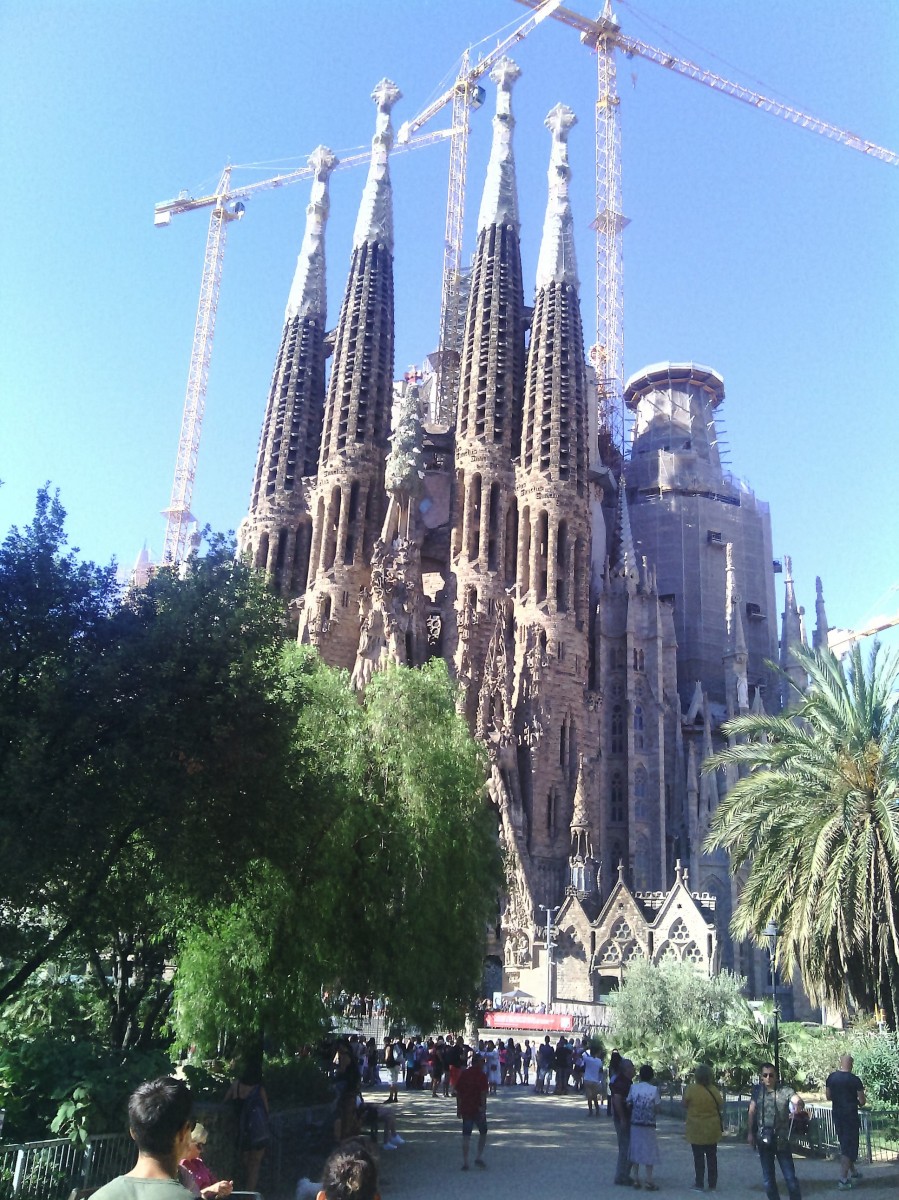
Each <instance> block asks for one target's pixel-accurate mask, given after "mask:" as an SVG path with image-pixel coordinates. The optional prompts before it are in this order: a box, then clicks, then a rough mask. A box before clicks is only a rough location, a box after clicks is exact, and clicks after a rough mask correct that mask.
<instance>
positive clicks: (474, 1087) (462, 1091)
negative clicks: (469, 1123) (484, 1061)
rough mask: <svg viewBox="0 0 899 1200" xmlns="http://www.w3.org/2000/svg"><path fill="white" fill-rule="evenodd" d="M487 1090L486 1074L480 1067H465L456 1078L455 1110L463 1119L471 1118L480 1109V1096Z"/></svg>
mask: <svg viewBox="0 0 899 1200" xmlns="http://www.w3.org/2000/svg"><path fill="white" fill-rule="evenodd" d="M486 1091H487V1076H486V1075H485V1074H484V1072H483V1071H482V1070H481V1068H480V1067H467V1068H466V1069H465V1070H464V1071H462V1072H461V1073H460V1075H459V1078H458V1079H457V1080H456V1110H457V1112H458V1115H459V1116H460V1117H462V1119H463V1120H466V1119H467V1120H471V1119H473V1118H474V1117H476V1116H477V1115H478V1113H479V1112H480V1111H481V1097H482V1096H483V1095H484V1093H485V1092H486Z"/></svg>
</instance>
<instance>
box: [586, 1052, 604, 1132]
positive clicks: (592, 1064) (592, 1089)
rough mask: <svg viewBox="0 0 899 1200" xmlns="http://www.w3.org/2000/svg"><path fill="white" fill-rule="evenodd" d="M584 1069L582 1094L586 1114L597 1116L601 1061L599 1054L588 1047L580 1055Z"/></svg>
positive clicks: (601, 1084)
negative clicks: (585, 1103)
mask: <svg viewBox="0 0 899 1200" xmlns="http://www.w3.org/2000/svg"><path fill="white" fill-rule="evenodd" d="M581 1064H582V1066H583V1069H584V1095H585V1096H586V1097H587V1116H588V1117H589V1116H591V1115H594V1114H595V1115H596V1116H597V1117H598V1116H599V1104H600V1100H599V1094H600V1089H601V1088H602V1086H603V1062H602V1059H601V1058H600V1056H599V1054H598V1053H597V1054H595V1055H594V1054H593V1053H592V1051H591V1050H590V1049H589V1047H588V1048H587V1049H585V1050H584V1053H583V1055H582V1056H581Z"/></svg>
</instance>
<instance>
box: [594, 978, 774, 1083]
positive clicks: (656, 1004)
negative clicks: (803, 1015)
mask: <svg viewBox="0 0 899 1200" xmlns="http://www.w3.org/2000/svg"><path fill="white" fill-rule="evenodd" d="M743 986H744V980H742V979H741V978H740V977H739V976H736V975H733V974H731V973H730V972H728V971H723V972H721V973H720V974H718V975H716V976H713V977H712V978H711V979H710V978H708V977H706V976H704V975H701V974H699V972H697V971H696V970H695V969H694V968H693V967H692V966H690V965H689V964H687V963H676V962H662V963H660V964H659V965H657V966H656V965H654V964H652V963H650V962H648V961H646V960H640V959H638V960H637V961H636V962H634V963H632V964H631V965H630V967H629V968H628V971H627V973H626V975H625V977H624V980H623V981H622V984H621V987H620V989H619V990H618V992H617V993H615V994H614V995H613V997H612V1002H611V1003H612V1038H613V1039H614V1041H615V1043H616V1044H617V1045H618V1046H619V1047H620V1048H621V1049H622V1051H623V1052H625V1053H626V1054H627V1055H628V1056H629V1057H631V1058H633V1059H635V1061H646V1062H651V1063H652V1064H653V1066H654V1067H655V1069H656V1070H657V1071H658V1072H659V1073H660V1075H661V1076H662V1077H663V1078H670V1079H685V1078H686V1076H687V1075H688V1074H689V1072H690V1070H691V1069H692V1068H693V1067H694V1066H695V1065H696V1063H698V1062H706V1063H709V1064H710V1065H711V1066H712V1067H713V1069H714V1070H715V1071H717V1073H718V1075H719V1076H720V1077H721V1078H724V1079H725V1080H726V1081H727V1082H728V1083H729V1084H730V1085H732V1086H735V1087H738V1086H741V1085H743V1084H745V1082H746V1081H747V1080H748V1079H749V1078H750V1077H751V1076H752V1074H753V1073H754V1071H755V1070H756V1069H757V1066H758V1062H759V1060H760V1058H761V1057H767V1056H768V1055H769V1054H770V1052H771V1047H770V1042H769V1037H770V1028H771V1026H770V1025H769V1023H768V1022H765V1021H764V1020H762V1021H759V1020H758V1019H757V1018H756V1016H755V1014H754V1012H753V1010H752V1009H751V1008H750V1006H749V1004H748V1003H747V1001H746V998H745V996H744V995H743V992H742V988H743Z"/></svg>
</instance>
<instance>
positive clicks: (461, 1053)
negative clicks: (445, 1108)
mask: <svg viewBox="0 0 899 1200" xmlns="http://www.w3.org/2000/svg"><path fill="white" fill-rule="evenodd" d="M446 1057H447V1062H448V1063H449V1071H448V1072H447V1086H448V1087H449V1090H450V1091H451V1092H452V1094H453V1095H454V1096H455V1094H456V1080H457V1079H458V1078H459V1075H460V1073H461V1072H462V1071H463V1070H464V1069H465V1067H466V1065H467V1063H468V1049H467V1047H466V1045H465V1039H464V1038H463V1037H461V1036H460V1037H457V1038H456V1043H455V1045H454V1046H450V1048H449V1050H448V1051H447V1056H446Z"/></svg>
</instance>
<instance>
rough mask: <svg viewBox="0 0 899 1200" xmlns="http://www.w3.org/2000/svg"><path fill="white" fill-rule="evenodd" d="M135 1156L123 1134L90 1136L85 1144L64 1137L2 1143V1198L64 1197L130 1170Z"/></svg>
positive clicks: (44, 1199)
mask: <svg viewBox="0 0 899 1200" xmlns="http://www.w3.org/2000/svg"><path fill="white" fill-rule="evenodd" d="M136 1157H137V1151H136V1149H135V1146H134V1142H133V1141H132V1140H131V1138H130V1137H129V1136H128V1135H127V1134H124V1133H113V1134H106V1135H104V1136H101V1137H95V1138H91V1140H90V1141H89V1142H88V1143H87V1145H85V1146H84V1147H81V1146H76V1145H74V1144H73V1143H72V1142H69V1141H66V1140H64V1139H61V1138H55V1139H53V1140H52V1141H44V1142H24V1143H22V1144H21V1145H18V1146H0V1200H11V1198H12V1197H16V1198H17V1200H65V1197H66V1196H68V1194H69V1192H70V1191H71V1190H72V1189H73V1188H76V1187H84V1188H89V1187H96V1186H97V1185H98V1184H101V1183H105V1182H106V1181H107V1180H109V1179H112V1178H113V1176H115V1175H121V1174H123V1173H124V1172H125V1171H130V1170H131V1168H132V1166H134V1162H135V1159H136Z"/></svg>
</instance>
